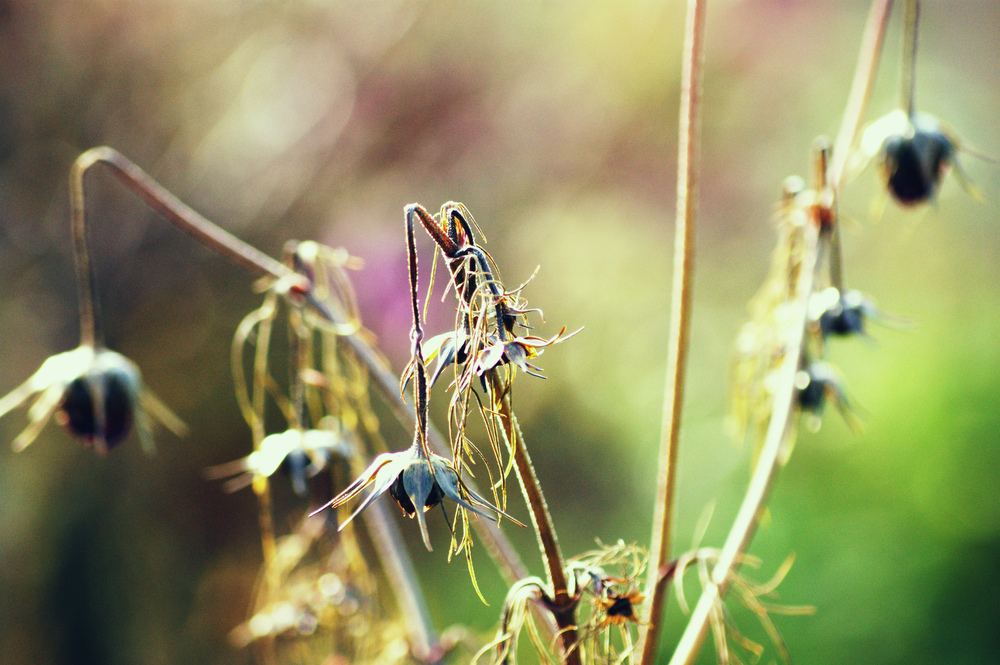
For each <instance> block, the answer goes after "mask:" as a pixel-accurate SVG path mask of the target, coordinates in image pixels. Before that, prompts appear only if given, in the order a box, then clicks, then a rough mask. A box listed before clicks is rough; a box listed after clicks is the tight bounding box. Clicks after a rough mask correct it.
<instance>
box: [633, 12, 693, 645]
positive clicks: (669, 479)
mask: <svg viewBox="0 0 1000 665" xmlns="http://www.w3.org/2000/svg"><path fill="white" fill-rule="evenodd" d="M705 5H706V0H690V1H689V2H688V13H687V21H686V24H685V29H684V65H683V71H682V74H681V106H680V128H679V138H678V146H677V211H676V215H675V219H676V222H675V231H674V275H673V294H672V297H671V303H672V306H671V313H670V338H669V339H670V342H669V346H668V351H667V378H666V393H665V395H664V399H663V425H662V430H661V438H660V461H659V471H658V474H657V475H658V477H657V488H656V502H655V504H654V507H653V536H652V550H651V552H650V559H649V561H650V563H649V570H648V575H649V581H648V583H647V588H648V589H651V590H652V591H651V593H650V599H649V611H648V614H647V618H646V623H645V625H644V626H643V627H640V629H639V642H638V650H639V653H640V654H641V660H640V662H641V663H643V664H644V665H651V663H653V662H654V661H655V659H656V650H657V646H658V644H659V637H660V627H661V625H662V617H663V605H664V598H665V597H666V592H667V588H668V586H669V579H668V576H667V575H666V574H665V573H666V571H667V570H668V566H669V562H670V556H671V546H672V543H671V539H672V535H673V533H672V532H673V514H674V496H675V494H676V491H675V487H676V470H677V449H678V444H679V440H680V432H681V412H682V409H683V405H684V377H685V375H686V370H687V352H688V345H689V340H690V334H691V299H692V288H693V282H694V255H695V252H694V231H695V222H696V218H697V212H698V166H699V150H698V148H699V141H698V137H699V131H700V126H699V115H698V113H699V108H700V102H701V69H702V62H703V59H704V55H703V54H704V41H705ZM643 628H644V629H645V630H644V629H643Z"/></svg>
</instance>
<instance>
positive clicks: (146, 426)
mask: <svg viewBox="0 0 1000 665" xmlns="http://www.w3.org/2000/svg"><path fill="white" fill-rule="evenodd" d="M35 394H37V395H38V397H37V398H36V399H35V401H34V402H32V404H31V406H30V407H29V408H28V426H27V427H26V428H25V430H24V431H23V432H21V434H19V435H18V436H17V438H16V439H14V443H13V448H14V450H16V451H21V450H24V449H25V448H27V447H28V446H29V445H30V444H31V442H32V441H34V440H35V438H36V437H37V436H38V434H39V432H41V430H42V428H43V427H45V424H46V423H47V422H48V421H49V419H50V418H51V417H52V415H53V414H55V413H58V419H59V421H60V422H61V423H62V424H63V425H65V426H66V428H67V429H68V430H69V431H70V433H71V434H73V435H74V436H77V437H79V438H80V439H82V440H83V442H84V443H85V444H86V445H88V446H91V445H92V446H93V447H94V449H95V450H97V451H98V452H99V453H102V454H103V453H105V452H107V451H108V449H110V448H113V447H114V446H116V445H118V444H119V443H121V442H122V441H123V440H124V439H125V438H126V437H127V436H128V434H129V432H131V431H132V428H133V426H136V427H137V430H138V433H139V437H140V439H141V441H142V446H143V448H144V449H146V450H147V451H151V450H152V448H153V438H152V430H151V426H150V421H149V418H148V416H149V415H152V416H153V417H154V418H156V420H158V421H159V422H160V423H162V424H163V425H164V426H166V427H167V429H169V430H170V431H172V432H173V433H175V434H177V435H178V436H183V435H184V434H186V432H187V427H186V426H185V425H184V423H183V422H182V421H181V420H180V418H178V417H177V416H176V415H174V414H173V412H172V411H170V409H169V408H167V406H166V405H164V404H163V403H162V402H161V401H160V400H159V399H158V398H157V397H156V396H155V395H153V393H152V392H150V391H149V390H148V389H146V388H144V387H143V384H142V378H141V374H140V372H139V368H138V367H137V366H136V364H135V363H133V362H132V361H131V360H129V359H128V358H126V357H125V356H123V355H121V354H120V353H116V352H114V351H109V350H108V349H104V348H99V347H98V348H95V347H93V346H90V345H86V344H84V345H81V346H79V347H77V348H76V349H73V350H72V351H66V352H64V353H59V354H56V355H54V356H51V357H49V358H48V359H46V360H45V362H43V363H42V365H41V367H39V368H38V371H36V372H35V373H34V374H32V375H31V377H30V378H29V379H28V380H27V381H25V382H24V383H23V384H21V385H20V386H18V387H17V388H15V389H14V390H12V391H11V392H10V393H8V394H7V395H5V396H4V397H3V398H2V399H0V417H2V416H3V415H5V414H6V413H7V412H8V411H10V410H11V409H15V408H17V407H18V406H20V405H21V404H23V403H24V402H25V401H27V400H28V399H29V398H30V397H31V396H32V395H35Z"/></svg>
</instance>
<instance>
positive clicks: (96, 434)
mask: <svg viewBox="0 0 1000 665" xmlns="http://www.w3.org/2000/svg"><path fill="white" fill-rule="evenodd" d="M141 390H142V380H141V379H140V377H139V369H138V368H137V367H136V366H135V364H134V363H132V362H131V361H130V360H128V359H127V358H125V357H124V356H122V355H120V354H117V353H115V352H113V351H101V352H98V354H97V356H96V357H95V359H94V363H93V365H92V366H91V367H90V369H89V370H88V371H87V372H86V373H85V374H83V375H81V376H78V377H76V378H75V379H73V380H72V381H70V382H69V385H68V386H66V391H65V392H64V393H63V396H62V401H61V402H60V404H59V409H60V421H61V422H62V423H63V424H64V425H65V426H66V427H67V428H68V429H69V431H70V432H72V433H73V434H74V435H75V436H78V437H80V438H82V439H83V440H84V441H85V442H86V443H87V444H88V445H91V444H94V443H95V442H96V444H97V446H98V448H100V447H102V446H104V447H106V448H113V447H115V446H117V445H118V444H119V443H121V442H122V440H124V439H125V437H127V436H128V434H129V432H130V431H131V430H132V425H133V424H134V422H135V415H136V409H137V407H138V401H139V393H140V391H141Z"/></svg>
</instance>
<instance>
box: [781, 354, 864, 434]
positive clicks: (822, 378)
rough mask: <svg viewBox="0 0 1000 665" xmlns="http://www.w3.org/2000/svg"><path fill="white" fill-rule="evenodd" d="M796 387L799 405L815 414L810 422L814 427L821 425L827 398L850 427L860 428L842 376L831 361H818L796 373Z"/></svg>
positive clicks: (853, 428)
mask: <svg viewBox="0 0 1000 665" xmlns="http://www.w3.org/2000/svg"><path fill="white" fill-rule="evenodd" d="M795 389H796V390H797V391H798V393H797V394H798V403H799V407H800V408H801V409H802V410H803V411H806V412H808V413H810V414H811V415H812V416H813V418H812V419H811V422H810V427H811V428H812V429H817V428H818V427H819V416H821V415H822V413H823V407H824V406H825V405H826V402H827V400H830V401H832V402H833V405H834V406H836V407H837V410H838V411H840V415H842V416H843V417H844V421H845V422H846V423H847V426H848V427H850V428H851V429H852V430H857V429H858V425H859V423H858V420H857V418H856V417H855V416H854V413H853V410H852V409H853V407H852V406H851V403H850V401H849V400H848V399H847V394H846V393H845V392H844V389H843V387H842V386H841V380H840V377H839V376H838V374H837V372H836V371H835V370H834V369H833V367H832V366H831V365H830V364H829V363H825V362H822V361H816V362H812V363H809V365H808V366H807V367H805V368H804V369H801V370H799V371H798V372H797V373H796V374H795Z"/></svg>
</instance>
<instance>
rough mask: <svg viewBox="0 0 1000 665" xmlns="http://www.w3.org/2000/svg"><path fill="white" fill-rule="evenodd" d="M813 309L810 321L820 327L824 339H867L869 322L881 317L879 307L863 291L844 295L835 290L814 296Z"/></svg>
mask: <svg viewBox="0 0 1000 665" xmlns="http://www.w3.org/2000/svg"><path fill="white" fill-rule="evenodd" d="M809 309H810V312H809V318H810V320H812V321H815V322H816V323H817V324H818V325H819V329H820V333H821V334H822V336H823V337H824V338H826V337H829V336H831V335H834V336H837V337H848V336H850V335H864V334H865V322H866V321H867V320H869V319H871V318H874V317H877V316H878V314H879V311H878V308H877V307H876V306H875V303H874V302H872V300H871V299H870V298H868V297H867V296H865V295H864V294H863V293H861V292H860V291H854V290H851V291H844V292H843V293H841V292H840V291H839V290H838V289H837V288H836V287H832V286H831V287H829V288H827V289H824V290H822V291H820V292H818V293H814V294H813V295H812V297H811V298H810V299H809Z"/></svg>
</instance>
